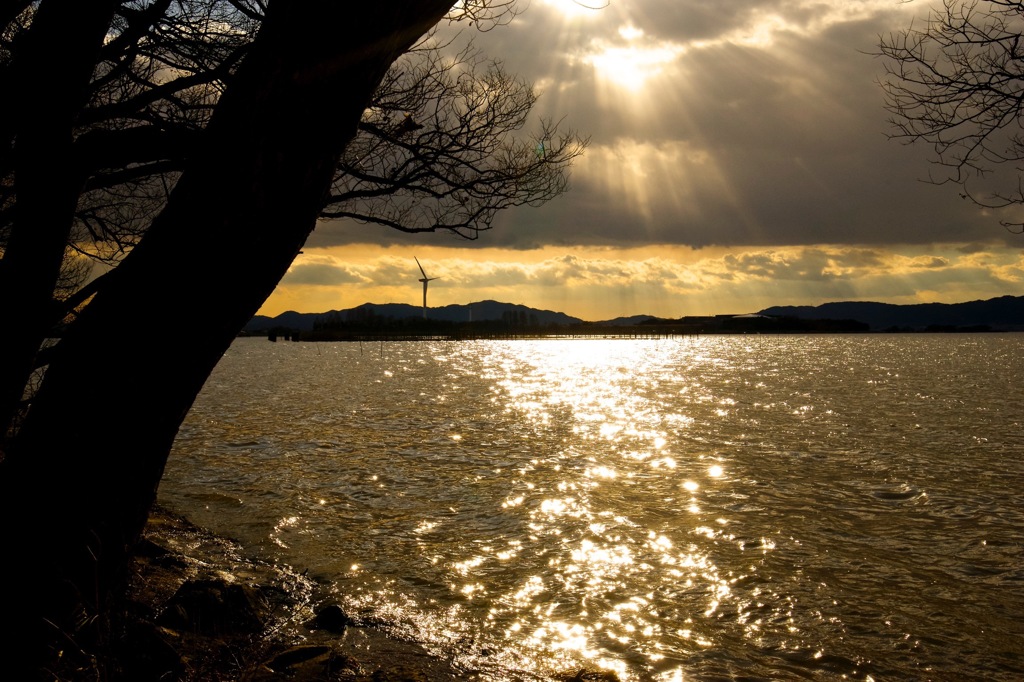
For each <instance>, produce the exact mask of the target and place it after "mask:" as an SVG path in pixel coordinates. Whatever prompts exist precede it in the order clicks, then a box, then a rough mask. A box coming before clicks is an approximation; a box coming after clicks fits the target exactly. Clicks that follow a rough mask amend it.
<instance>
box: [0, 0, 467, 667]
mask: <svg viewBox="0 0 1024 682" xmlns="http://www.w3.org/2000/svg"><path fill="white" fill-rule="evenodd" d="M450 5H451V0H402V1H393V2H388V3H348V2H338V1H336V0H306V1H304V2H298V1H295V0H290V1H288V2H274V3H271V6H270V9H269V11H268V13H267V18H266V20H265V21H264V24H263V26H262V28H261V30H260V32H259V35H258V36H257V38H256V40H255V42H254V43H253V46H252V48H251V52H250V54H249V55H248V56H247V57H246V60H245V61H244V62H243V64H242V66H241V67H240V69H239V71H238V73H237V74H236V75H235V76H234V77H233V79H232V80H231V81H230V84H229V87H228V89H227V91H226V92H225V94H224V95H223V97H222V98H221V100H220V102H219V104H218V105H217V108H216V110H215V113H214V115H213V118H212V119H211V121H210V123H209V126H208V128H207V130H206V132H205V133H204V139H205V144H204V145H202V150H201V151H200V152H199V153H198V154H197V155H196V156H195V157H194V158H193V159H191V160H190V162H189V165H188V166H187V168H186V170H185V172H184V174H183V176H182V177H181V179H180V180H179V182H178V184H177V185H176V187H175V189H174V191H173V193H172V195H171V197H170V200H169V202H168V204H167V207H166V209H165V210H164V212H163V213H162V214H161V215H160V217H159V218H158V219H157V220H156V221H155V222H154V223H153V225H152V227H151V228H150V229H149V231H148V232H147V233H146V235H145V237H144V238H143V239H142V241H141V242H140V244H139V245H138V246H137V247H136V248H135V250H134V251H133V252H132V253H131V254H130V255H129V256H128V257H127V258H126V259H125V260H124V262H123V263H122V264H121V266H120V267H119V268H118V269H117V270H116V271H115V272H114V273H113V275H112V281H111V282H110V283H109V284H108V285H107V286H105V287H104V288H103V289H102V290H101V291H100V293H99V294H97V296H96V298H95V299H94V300H93V302H92V303H91V304H90V305H89V306H88V307H87V308H86V310H85V311H84V313H83V314H82V315H81V317H80V318H79V319H78V320H77V321H76V322H75V323H74V324H73V325H72V327H71V328H70V330H69V331H68V333H67V335H66V336H65V338H64V339H63V341H62V342H61V344H60V347H59V350H58V352H57V353H56V355H55V356H54V358H53V360H52V362H51V364H50V366H49V369H48V371H47V376H46V379H45V382H44V384H43V386H42V388H41V389H40V391H39V393H38V394H37V396H36V398H35V400H34V402H33V405H32V409H31V411H30V412H29V414H28V416H27V418H26V420H25V422H24V424H23V426H22V428H21V429H20V431H19V433H18V435H17V437H16V439H14V440H13V441H12V443H11V446H10V448H9V451H8V453H7V458H6V460H5V461H4V462H3V463H2V464H0V486H2V488H0V492H2V500H3V501H2V504H3V514H4V516H3V519H4V522H5V523H6V524H7V526H8V527H9V528H12V529H13V530H12V532H11V534H10V536H9V537H8V538H6V539H5V555H6V556H5V560H4V562H3V563H4V564H5V567H4V572H3V576H2V580H0V590H2V591H3V594H4V597H5V599H4V601H5V602H6V603H8V604H10V603H15V602H17V601H18V599H16V597H17V595H18V593H19V592H21V593H24V592H26V591H27V593H28V594H29V595H30V597H31V600H30V601H33V600H34V603H30V604H27V605H26V604H22V605H21V606H22V610H21V612H20V613H12V612H11V611H10V610H8V611H7V612H6V617H7V619H8V620H18V621H19V622H22V621H21V620H20V618H19V616H20V617H24V618H27V619H28V620H26V621H23V622H24V623H25V624H26V625H31V626H33V627H35V628H37V629H35V630H26V632H25V633H24V636H25V637H29V638H30V640H32V641H35V642H37V643H38V642H39V641H45V639H44V640H40V639H39V636H40V634H43V635H45V634H46V631H47V629H52V631H53V632H56V631H61V632H64V633H66V634H68V635H71V636H79V637H83V638H84V637H87V636H94V635H95V633H92V634H91V635H90V633H89V632H87V631H80V632H78V633H77V634H76V627H77V626H78V625H80V624H81V623H83V622H85V620H86V619H85V618H84V617H82V616H83V615H85V616H95V615H102V614H104V613H105V612H106V610H107V607H108V600H109V599H110V598H111V596H112V595H115V594H117V590H118V589H119V587H120V586H121V582H122V580H123V578H124V575H123V572H124V569H125V567H126V558H127V552H128V549H129V548H130V546H131V545H132V543H133V542H134V541H135V540H136V539H137V538H138V537H139V535H140V533H141V531H142V528H143V525H144V523H145V521H146V517H147V514H148V511H149V508H150V505H151V504H152V502H153V499H154V497H155V494H156V489H157V485H158V483H159V481H160V477H161V475H162V473H163V469H164V464H165V462H166V459H167V455H168V453H169V451H170V448H171V444H172V442H173V440H174V437H175V434H176V433H177V430H178V427H179V426H180V424H181V422H182V420H183V419H184V417H185V414H186V413H187V411H188V410H189V408H190V407H191V405H192V402H193V400H194V399H195V396H196V395H197V394H198V392H199V390H200V388H201V387H202V385H203V382H204V381H205V380H206V378H207V377H208V375H209V373H210V371H211V370H212V369H213V367H214V366H215V365H216V363H217V361H218V360H219V359H220V357H221V355H222V354H223V353H224V351H225V350H226V349H227V348H228V346H229V345H230V344H231V342H232V340H233V339H234V338H235V336H236V335H237V333H238V332H239V331H240V330H241V328H242V327H243V326H244V324H245V323H246V322H247V321H248V320H249V319H250V318H251V317H252V315H253V314H255V313H256V311H257V310H258V309H259V307H260V305H261V304H262V303H263V301H264V300H265V299H266V297H267V296H268V295H269V294H270V293H271V291H272V290H273V289H274V287H275V286H276V284H277V283H278V281H279V280H280V278H281V277H282V276H283V275H284V273H285V271H286V270H287V268H288V266H289V264H290V263H291V261H292V259H293V258H294V257H295V255H296V254H297V253H298V251H299V250H300V248H301V247H302V245H303V243H304V241H305V239H306V237H307V236H308V235H309V233H310V232H311V230H312V229H313V227H314V224H315V221H316V216H317V213H318V212H319V210H320V208H321V206H322V205H323V201H324V197H325V194H326V192H327V191H328V188H329V185H330V182H331V179H332V177H333V175H334V171H335V168H336V164H337V162H338V157H339V155H340V153H341V152H342V150H343V149H344V147H345V145H346V144H347V142H348V141H349V140H350V139H351V138H352V136H353V134H354V133H355V130H356V125H357V123H358V122H359V119H360V116H361V114H362V112H363V110H364V108H365V105H366V103H367V102H368V101H369V99H370V97H371V95H372V94H373V92H374V89H375V88H376V87H377V84H378V83H379V81H380V79H381V78H382V77H383V75H384V73H385V71H386V69H387V68H388V66H389V65H390V64H391V63H392V61H394V60H395V59H396V58H397V57H398V56H399V55H401V54H402V53H403V52H404V51H405V50H406V49H408V48H409V47H410V46H411V45H412V44H413V42H414V41H415V40H416V39H417V38H418V37H419V36H420V35H422V34H423V33H424V32H425V31H426V30H427V29H428V28H430V27H431V26H432V25H433V24H435V23H436V22H437V21H438V20H440V19H441V18H442V17H443V16H444V14H445V12H446V11H447V10H448V9H449V8H450ZM18 200H19V202H20V200H21V197H20V195H19V197H18ZM186 313H187V315H186ZM186 317H187V319H188V320H190V325H191V326H190V328H188V329H181V328H176V327H173V326H171V324H170V321H173V320H180V319H186ZM14 517H17V518H18V519H19V522H17V523H11V519H12V518H14ZM57 586H59V587H60V589H57ZM44 619H45V620H44ZM38 628H43V630H42V631H40V630H39V629H38ZM37 653H38V652H37ZM12 679H21V678H17V677H15V678H12Z"/></svg>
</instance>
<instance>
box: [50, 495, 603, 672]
mask: <svg viewBox="0 0 1024 682" xmlns="http://www.w3.org/2000/svg"><path fill="white" fill-rule="evenodd" d="M123 639H124V641H123V644H122V645H121V646H120V647H118V648H119V652H118V654H117V656H116V659H117V668H118V670H117V671H116V673H115V674H102V672H101V673H100V674H96V673H97V671H95V670H93V671H85V670H80V671H78V672H80V673H82V676H81V677H79V676H78V675H77V674H75V673H74V672H73V671H72V673H71V674H72V675H74V678H75V679H91V678H95V677H100V678H120V679H126V680H132V681H133V682H148V681H150V680H153V681H156V680H160V681H162V682H167V681H170V680H174V681H176V682H227V681H229V680H230V681H232V682H235V681H238V682H243V681H244V682H278V681H282V682H283V681H285V680H287V681H289V682H327V681H351V682H421V681H430V682H435V681H436V682H443V681H447V680H452V681H455V680H458V681H462V680H466V681H468V680H508V681H512V680H515V681H517V682H524V681H529V680H538V681H539V680H542V679H548V678H539V677H535V676H532V675H528V674H525V673H522V672H515V671H500V670H496V669H466V668H465V667H464V666H462V665H460V664H458V663H457V662H456V661H454V660H448V659H446V658H443V657H440V656H437V655H432V654H431V653H430V652H428V651H427V650H426V649H425V648H424V647H422V646H421V645H419V644H418V643H416V642H413V641H408V640H407V639H403V638H402V637H401V635H400V632H399V631H398V630H397V629H396V628H395V627H394V626H393V625H392V624H389V623H385V622H382V621H380V620H379V619H375V618H374V617H372V616H371V615H369V614H350V613H345V612H344V611H343V610H342V608H341V607H340V606H339V605H338V604H337V603H334V602H333V601H332V600H331V598H330V595H329V594H328V593H327V591H326V590H325V589H324V587H323V586H321V585H318V584H317V583H316V582H315V581H313V580H311V579H309V578H307V577H306V576H303V575H299V574H297V573H295V572H293V571H291V570H289V569H288V568H287V567H281V566H274V565H270V564H265V563H260V562H257V561H253V560H251V559H248V558H246V557H245V556H244V554H243V552H242V550H241V548H240V547H238V546H237V545H236V544H234V543H233V542H231V541H230V540H227V539H225V538H221V537H217V536H214V535H212V534H210V533H208V532H206V531H204V530H203V529H201V528H198V527H196V526H194V525H193V524H191V523H189V522H188V521H187V520H186V519H183V518H181V517H178V516H176V515H174V514H171V513H169V512H168V511H166V510H163V509H159V508H157V509H155V510H154V511H153V513H152V514H151V516H150V522H149V525H148V526H147V530H146V534H145V537H144V540H143V542H142V543H141V545H140V547H139V550H138V552H137V555H136V558H135V560H134V562H133V566H132V579H131V588H130V591H129V607H128V617H127V619H126V623H125V626H124V637H123ZM65 672H68V671H65ZM87 672H90V673H92V674H86V673H87ZM111 672H114V671H111ZM550 679H553V680H561V681H564V682H614V681H615V680H616V679H617V678H615V677H614V676H610V675H609V674H608V673H602V672H594V671H586V670H575V671H570V672H567V673H566V674H564V675H557V676H555V677H553V678H550Z"/></svg>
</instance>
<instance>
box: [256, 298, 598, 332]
mask: <svg viewBox="0 0 1024 682" xmlns="http://www.w3.org/2000/svg"><path fill="white" fill-rule="evenodd" d="M509 316H515V318H516V320H522V321H524V322H525V323H528V324H530V325H532V326H542V327H543V326H551V325H573V324H581V323H582V322H583V320H581V319H579V318H578V317H572V316H570V315H566V314H565V313H558V312H554V311H551V310H538V309H537V308H530V307H529V306H525V305H520V304H517V303H501V302H499V301H478V302H477V303H470V304H465V305H455V304H453V305H446V306H442V307H440V308H427V318H428V319H430V320H438V321H441V322H484V321H487V320H502V319H508V317H509ZM422 317H423V308H422V307H420V306H415V305H408V304H406V303H364V304H363V305H361V306H357V307H355V308H349V309H347V310H331V311H329V312H326V313H297V312H294V311H288V312H285V313H281V314H280V315H278V316H277V317H266V316H264V315H257V316H255V317H254V318H252V320H251V321H250V322H249V324H247V325H246V327H245V331H247V332H261V331H266V330H268V329H274V328H286V329H294V330H297V331H310V330H312V329H313V328H314V327H315V326H316V325H317V323H318V322H325V321H327V320H330V319H335V320H342V321H353V322H356V321H364V320H367V319H369V318H382V319H387V318H391V319H394V320H402V319H407V318H422Z"/></svg>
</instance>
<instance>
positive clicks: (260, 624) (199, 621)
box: [157, 579, 269, 634]
mask: <svg viewBox="0 0 1024 682" xmlns="http://www.w3.org/2000/svg"><path fill="white" fill-rule="evenodd" d="M268 611H269V607H268V605H267V603H266V600H265V599H264V598H263V596H262V595H261V594H260V593H259V591H257V590H256V589H254V588H253V587H250V586H248V585H240V584H235V583H227V582H224V581H223V580H215V579H208V580H190V581H187V582H185V583H183V584H182V585H181V587H179V588H178V591H177V592H176V593H175V594H174V596H173V597H172V598H171V600H170V602H168V604H167V607H166V608H165V609H164V611H163V613H161V614H160V617H159V618H158V619H157V623H158V624H159V625H162V626H164V627H168V628H173V629H176V630H183V631H189V632H196V633H203V634H231V633H241V632H258V631H260V630H262V629H263V628H264V625H265V619H266V617H267V614H268Z"/></svg>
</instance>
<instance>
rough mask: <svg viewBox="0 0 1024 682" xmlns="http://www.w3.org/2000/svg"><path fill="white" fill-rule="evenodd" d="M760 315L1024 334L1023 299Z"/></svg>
mask: <svg viewBox="0 0 1024 682" xmlns="http://www.w3.org/2000/svg"><path fill="white" fill-rule="evenodd" d="M760 314H761V315H770V316H772V317H797V318H802V319H806V320H824V319H830V320H858V321H860V322H866V323H867V324H868V326H869V327H870V328H871V330H872V331H884V330H910V331H922V330H926V329H929V328H932V329H938V328H970V327H990V328H992V329H995V330H1014V331H1024V296H1000V297H999V298H992V299H989V300H986V301H969V302H966V303H918V304H912V305H894V304H891V303H873V302H853V301H848V302H839V303H825V304H823V305H819V306H774V307H772V308H765V309H764V310H762V311H761V312H760Z"/></svg>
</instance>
